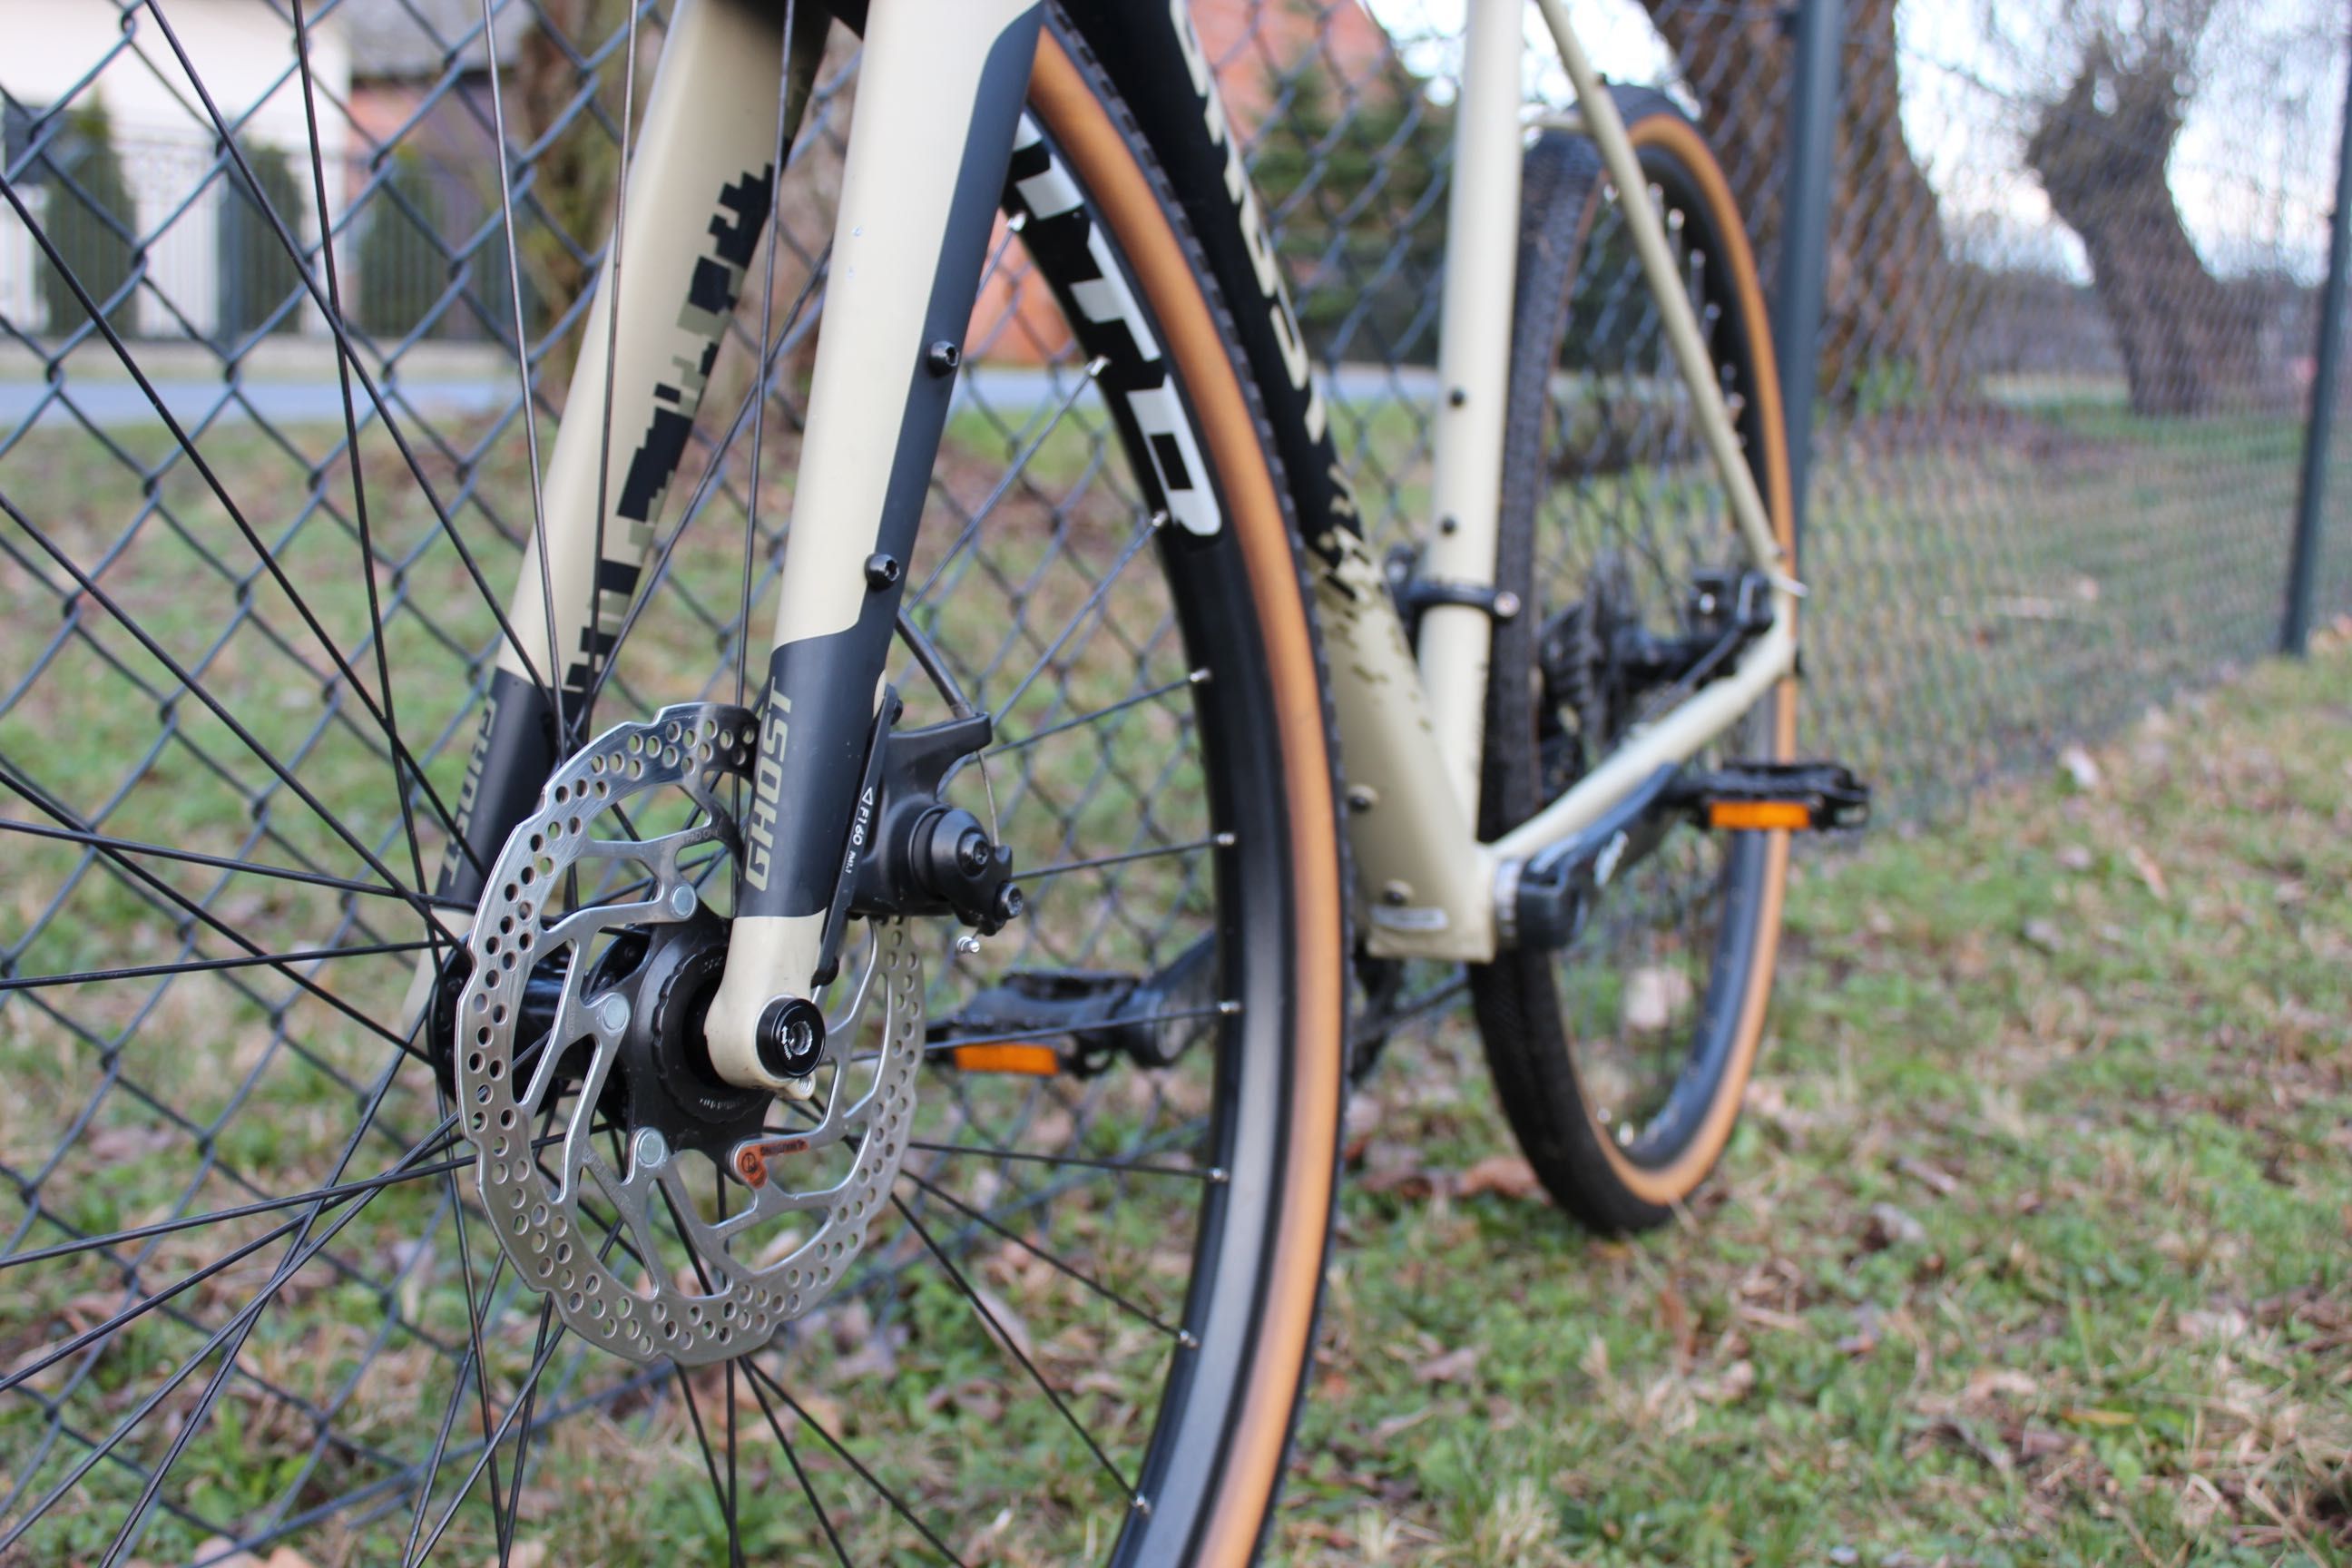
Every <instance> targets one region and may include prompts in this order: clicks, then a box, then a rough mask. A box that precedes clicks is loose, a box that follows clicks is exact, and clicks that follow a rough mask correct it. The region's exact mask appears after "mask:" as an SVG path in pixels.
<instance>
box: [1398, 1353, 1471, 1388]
mask: <svg viewBox="0 0 2352 1568" xmlns="http://www.w3.org/2000/svg"><path fill="white" fill-rule="evenodd" d="M1477 1370H1478V1347H1477V1346H1476V1345H1464V1346H1462V1347H1461V1348H1460V1349H1459V1350H1450V1351H1447V1352H1445V1353H1444V1355H1436V1356H1432V1357H1430V1358H1429V1359H1428V1360H1427V1361H1425V1362H1423V1363H1421V1364H1420V1365H1419V1366H1417V1367H1414V1368H1413V1369H1412V1380H1413V1382H1415V1383H1467V1382H1469V1381H1470V1378H1471V1374H1472V1373H1475V1372H1476V1371H1477Z"/></svg>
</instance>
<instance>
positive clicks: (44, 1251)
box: [0, 1118, 479, 1274]
mask: <svg viewBox="0 0 2352 1568" xmlns="http://www.w3.org/2000/svg"><path fill="white" fill-rule="evenodd" d="M452 1120H454V1118H453V1119H452ZM453 1136H454V1135H453ZM450 1142H451V1140H450V1139H449V1138H442V1139H438V1140H435V1141H434V1147H436V1148H445V1149H446V1148H447V1147H448V1145H449V1143H450ZM478 1158H479V1156H478V1155H475V1154H461V1155H459V1156H457V1158H455V1159H450V1160H443V1161H440V1162H438V1163H435V1164H431V1165H419V1166H417V1167H416V1168H415V1169H414V1170H405V1171H394V1172H392V1173H389V1174H386V1175H382V1176H369V1177H367V1178H365V1179H364V1180H362V1181H356V1182H337V1183H336V1184H334V1185H332V1186H328V1187H313V1188H312V1189H311V1190H310V1191H309V1192H307V1193H296V1194H292V1195H291V1196H289V1197H282V1198H266V1199H263V1200H262V1201H261V1202H259V1203H250V1204H239V1205H236V1207H234V1208H225V1209H207V1210H206V1211H205V1212H204V1213H203V1214H193V1215H182V1216H181V1217H180V1218H178V1219H165V1220H157V1221H156V1222H155V1223H154V1224H152V1225H142V1226H131V1228H130V1229H128V1230H115V1231H109V1232H108V1233H107V1234H106V1235H104V1236H92V1237H82V1238H80V1239H78V1240H75V1241H68V1242H63V1243H60V1244H59V1245H58V1246H56V1247H42V1248H41V1249H40V1250H38V1251H37V1252H12V1253H10V1254H8V1255H7V1256H6V1257H5V1258H0V1274H5V1273H6V1272H7V1271H8V1270H9V1269H11V1268H23V1267H25V1266H26V1264H28V1263H50V1262H54V1261H56V1260H57V1259H58V1258H71V1257H74V1256H75V1255H77V1254H79V1253H84V1252H94V1251H97V1250H99V1249H100V1248H103V1247H121V1246H123V1245H124V1244H125V1243H128V1242H133V1241H147V1240H150V1239H152V1238H153V1237H159V1236H170V1235H172V1234H173V1232H175V1231H183V1230H200V1229H202V1228H203V1227H205V1226H208V1225H226V1224H228V1223H229V1222H230V1221H232V1220H240V1219H252V1218H253V1217H255V1216H256V1215H266V1214H276V1213H277V1212H278V1210H280V1209H289V1208H294V1207H297V1206H298V1205H302V1204H308V1203H316V1204H320V1205H326V1206H331V1205H335V1204H340V1203H341V1202H342V1201H343V1200H344V1199H346V1198H353V1197H357V1196H358V1195H359V1194H362V1193H372V1192H374V1191H375V1190H376V1189H377V1188H379V1187H390V1186H396V1185H398V1184H400V1183H402V1182H417V1181H423V1180H425V1179H426V1178H428V1177H432V1176H439V1175H446V1174H447V1173H450V1172H452V1171H462V1170H464V1169H465V1168H466V1167H467V1166H468V1165H471V1164H473V1163H476V1161H477V1160H478ZM293 1223H294V1222H293V1221H291V1220H289V1221H288V1222H287V1223H286V1224H285V1225H283V1226H279V1227H278V1229H277V1230H275V1231H272V1232H271V1233H270V1236H282V1235H284V1234H285V1233H286V1232H287V1231H289V1230H290V1229H292V1228H293ZM268 1239H269V1237H262V1240H264V1241H267V1240H268Z"/></svg>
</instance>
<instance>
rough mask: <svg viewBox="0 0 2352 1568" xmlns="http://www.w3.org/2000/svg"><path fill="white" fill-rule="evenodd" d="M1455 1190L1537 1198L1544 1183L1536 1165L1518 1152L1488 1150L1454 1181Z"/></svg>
mask: <svg viewBox="0 0 2352 1568" xmlns="http://www.w3.org/2000/svg"><path fill="white" fill-rule="evenodd" d="M1480 1193H1496V1194H1500V1195H1501V1196H1503V1197H1507V1198H1534V1197H1541V1196H1543V1184H1542V1183H1541V1182H1539V1181H1538V1180H1537V1179H1536V1168H1535V1167H1534V1166H1533V1165H1530V1164H1528V1163H1527V1162H1526V1161H1525V1160H1522V1159H1520V1158H1519V1157H1518V1156H1517V1154H1489V1155H1487V1156H1486V1158H1485V1159H1483V1160H1481V1161H1479V1162H1478V1163H1475V1164H1474V1165H1472V1166H1471V1167H1470V1168H1469V1169H1468V1170H1466V1171H1465V1172H1463V1173H1462V1175H1461V1177H1460V1179H1458V1180H1457V1181H1456V1182H1455V1183H1454V1195H1455V1196H1456V1197H1464V1198H1467V1197H1475V1196H1476V1195H1477V1194H1480Z"/></svg>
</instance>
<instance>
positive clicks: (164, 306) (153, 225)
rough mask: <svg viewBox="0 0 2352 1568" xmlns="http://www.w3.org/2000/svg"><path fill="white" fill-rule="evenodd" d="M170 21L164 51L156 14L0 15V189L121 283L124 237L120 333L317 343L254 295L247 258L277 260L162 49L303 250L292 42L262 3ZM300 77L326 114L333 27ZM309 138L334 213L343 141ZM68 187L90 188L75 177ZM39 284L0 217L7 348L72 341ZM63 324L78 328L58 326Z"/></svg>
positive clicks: (7, 7)
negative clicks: (128, 286) (61, 335)
mask: <svg viewBox="0 0 2352 1568" xmlns="http://www.w3.org/2000/svg"><path fill="white" fill-rule="evenodd" d="M167 14H168V16H170V18H171V24H172V37H166V36H165V34H164V33H163V29H162V28H161V27H160V26H157V24H156V22H155V20H154V17H153V16H152V15H151V14H149V13H147V12H144V11H141V10H132V11H131V12H129V13H127V14H126V13H125V12H124V11H123V9H122V8H121V6H120V5H115V4H112V3H111V0H0V39H5V46H0V102H4V103H5V120H6V151H5V157H6V160H7V165H6V166H7V169H8V172H9V177H10V183H11V184H12V185H15V186H16V188H17V189H18V190H19V191H20V192H21V193H22V194H23V195H24V196H25V200H26V206H27V207H28V209H30V210H31V212H32V213H33V215H34V216H35V218H36V220H37V222H39V223H40V224H41V226H42V227H43V231H44V232H45V233H49V234H51V235H52V237H58V238H59V239H60V242H61V243H63V242H64V237H73V238H74V239H75V241H77V242H78V243H81V244H83V245H84V246H85V247H88V248H89V249H90V250H92V251H93V253H97V254H101V255H103V254H105V253H108V252H119V254H120V255H121V258H122V261H123V263H124V265H125V266H128V265H129V263H130V258H131V246H130V244H129V243H127V242H125V241H124V240H123V239H122V238H121V234H122V233H123V232H124V231H127V232H128V234H129V235H131V236H133V237H135V239H136V247H137V249H138V250H139V252H141V253H142V256H143V263H144V265H143V270H142V272H141V274H140V277H139V279H138V282H137V285H136V288H135V291H134V293H133V294H132V297H131V300H129V301H128V303H127V304H126V305H125V306H124V307H123V308H122V309H121V310H118V311H117V312H116V313H115V316H114V318H113V319H114V321H116V324H117V325H118V327H119V328H121V329H122V330H125V331H135V332H139V333H142V334H145V335H149V336H154V337H197V338H201V339H204V340H205V341H207V342H217V341H220V340H221V339H222V338H223V337H225V336H226V337H234V336H236V335H238V333H239V332H240V331H243V330H247V329H254V328H259V327H263V326H266V325H274V327H275V328H276V329H277V330H286V329H289V328H291V329H294V330H307V331H318V330H320V329H321V328H322V323H321V322H320V321H319V320H318V318H317V315H316V312H315V311H313V310H310V308H309V307H308V306H307V305H306V304H299V303H296V304H291V305H288V304H287V303H286V296H285V295H283V294H282V293H281V296H280V298H279V299H277V300H265V299H260V298H257V297H256V295H255V293H254V291H253V289H251V287H250V285H252V284H253V283H254V282H255V280H256V279H255V276H254V271H255V269H254V267H253V266H252V265H251V263H250V260H249V258H252V257H254V256H257V255H260V254H263V247H264V246H265V245H266V246H267V247H268V248H269V249H272V250H275V251H276V252H277V253H278V256H279V257H280V258H282V256H283V247H281V246H278V242H277V240H276V237H275V236H274V235H272V234H271V233H269V231H268V229H267V228H266V226H262V225H261V224H260V222H259V220H258V217H257V213H256V212H255V210H254V208H253V205H252V203H251V201H250V199H249V198H248V197H247V195H245V193H244V191H243V189H242V188H241V185H240V184H238V183H237V182H236V179H235V176H234V175H233V174H231V173H230V172H229V166H228V164H227V163H226V160H224V159H223V158H222V157H221V156H220V148H219V143H220V137H219V134H218V132H217V131H216V130H215V128H214V126H213V125H212V123H211V122H210V120H209V119H208V117H207V116H206V114H205V109H204V106H203V102H202V100H200V99H199V97H198V96H197V94H196V93H195V91H194V88H193V86H192V84H191V83H190V82H189V80H188V75H187V72H186V71H185V70H184V68H182V66H181V64H180V60H179V57H178V51H177V50H175V49H174V47H173V39H174V38H176V41H177V44H178V46H179V48H180V49H184V51H185V52H186V55H187V58H188V59H189V60H190V61H191V62H192V63H193V64H194V68H195V71H196V74H197V76H198V77H200V78H201V79H202V80H203V81H204V83H205V89H206V90H207V91H209V92H210V93H211V95H212V97H213V100H214V102H215V104H216V105H217V106H218V108H219V110H220V112H221V114H222V116H223V117H224V118H225V119H226V121H228V122H229V124H230V127H231V129H232V131H233V132H234V133H235V134H236V138H237V141H238V142H239V143H240V145H241V146H242V148H243V149H244V151H245V152H246V153H247V157H248V159H250V160H251V161H253V162H254V163H255V165H256V168H257V171H259V172H261V173H262V174H263V184H264V186H265V188H269V187H276V189H275V190H273V191H271V194H272V195H273V198H279V197H283V198H288V199H290V200H291V201H292V203H293V210H292V211H291V212H289V215H288V216H289V220H290V221H292V222H293V223H294V224H296V225H297V226H299V229H300V232H301V237H302V238H303V239H304V241H305V242H306V243H313V244H314V243H316V241H317V237H318V225H317V219H316V216H315V214H314V213H313V212H312V210H311V208H312V205H313V204H312V203H311V202H310V199H308V198H309V194H310V163H309V150H310V132H309V130H308V127H307V125H306V122H305V118H304V113H303V105H302V91H301V82H300V79H299V74H298V72H297V70H296V64H295V49H294V31H293V27H292V25H291V23H290V22H289V20H288V19H287V17H286V16H283V15H281V14H280V13H279V12H278V10H277V9H276V8H274V7H273V6H271V5H268V4H266V3H265V0H174V3H173V5H171V6H170V7H169V10H168V13H167ZM311 68H312V71H313V73H314V76H315V79H316V81H317V84H318V87H319V89H320V92H321V93H322V94H323V95H325V97H326V99H327V100H329V101H331V102H336V101H341V99H342V97H343V95H344V94H345V92H346V91H347V89H348V88H349V86H350V82H351V57H350V51H349V49H348V47H346V42H345V38H344V33H343V29H342V27H341V26H340V25H339V24H338V23H337V22H336V21H334V20H333V19H331V18H330V19H329V20H326V21H322V22H321V23H320V26H318V27H316V28H315V29H313V30H312V33H311ZM319 138H320V143H321V151H322V152H323V153H324V154H325V161H324V165H323V170H324V174H325V176H326V186H327V200H328V202H329V204H330V205H340V202H341V195H342V192H343V188H344V173H345V170H344V149H345V145H346V141H347V131H346V127H345V124H344V121H342V119H341V116H340V115H338V114H335V113H332V112H326V113H322V114H321V115H320V125H319ZM101 147H102V148H103V149H104V151H103V152H102V153H101V151H100V148H101ZM108 158H110V160H111V163H112V168H111V169H109V168H107V166H106V164H105V163H104V161H103V160H105V159H108ZM265 164H266V165H267V166H268V167H267V168H266V169H264V168H263V165H265ZM80 170H87V171H88V172H89V176H90V183H86V182H84V181H82V180H80V179H78V178H77V177H76V176H77V171H80ZM281 175H282V176H283V177H282V178H281ZM273 205H284V204H283V202H281V201H278V200H275V199H274V200H273ZM118 206H119V207H120V208H121V210H119V211H116V210H113V209H115V208H117V207H118ZM101 209H103V210H104V213H105V216H101ZM289 265H290V264H289ZM46 270H47V263H46V262H45V261H44V260H42V258H41V256H40V252H39V250H38V247H37V246H36V245H35V243H34V240H33V237H32V235H31V234H30V233H29V232H27V230H26V227H25V226H24V225H23V224H22V223H21V222H20V221H18V220H17V218H16V215H15V213H14V211H13V210H6V209H0V318H5V322H6V325H7V333H6V334H5V335H10V336H23V337H35V336H48V335H56V334H57V333H58V332H60V331H64V330H68V329H69V328H70V326H71V325H73V324H78V321H79V309H78V308H77V307H74V306H73V305H72V302H71V300H70V297H69V296H62V295H61V293H60V290H59V289H58V285H57V283H56V282H55V281H54V280H51V281H47V282H45V281H44V279H43V273H44V272H45V271H46ZM284 276H285V277H286V278H288V279H290V278H291V277H292V276H293V275H292V273H291V272H290V270H289V271H287V272H286V273H285V274H284ZM281 305H284V306H285V307H286V308H284V309H279V308H278V307H279V306H281ZM61 314H64V315H70V316H73V317H74V318H75V319H76V320H75V321H58V320H57V319H56V318H57V317H58V316H59V315H61Z"/></svg>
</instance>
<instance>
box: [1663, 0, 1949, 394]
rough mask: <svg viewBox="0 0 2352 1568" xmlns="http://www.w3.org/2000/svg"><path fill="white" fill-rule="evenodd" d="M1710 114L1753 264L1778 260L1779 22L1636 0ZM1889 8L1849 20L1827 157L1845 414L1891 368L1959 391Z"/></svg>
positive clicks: (1784, 58)
mask: <svg viewBox="0 0 2352 1568" xmlns="http://www.w3.org/2000/svg"><path fill="white" fill-rule="evenodd" d="M1643 5H1644V8H1645V9H1646V10H1647V11H1648V12H1649V14H1650V19H1651V21H1652V22H1653V24H1654V25H1655V26H1656V27H1657V29H1658V32H1659V34H1660V36H1661V37H1664V39H1665V40H1666V43H1667V46H1668V47H1671V48H1672V49H1673V50H1674V52H1675V61H1676V64H1677V66H1678V67H1679V68H1680V69H1681V71H1682V74H1683V77H1684V79H1685V80H1686V81H1688V82H1690V83H1691V84H1692V86H1693V88H1694V89H1695V90H1696V92H1697V94H1698V96H1699V99H1700V100H1701V102H1702V103H1703V105H1704V106H1705V113H1706V121H1707V125H1706V130H1707V132H1708V138H1709V140H1710V141H1711V142H1713V143H1714V145H1715V147H1716V150H1717V156H1718V157H1720V158H1721V159H1722V161H1723V163H1724V168H1725V172H1726V173H1727V174H1728V175H1729V177H1730V179H1731V182H1732V187H1733V193H1734V195H1737V196H1738V200H1739V205H1740V210H1741V211H1742V212H1744V213H1746V214H1748V222H1749V224H1750V225H1751V226H1752V228H1753V231H1754V237H1755V239H1756V241H1757V245H1758V248H1759V252H1760V254H1761V255H1763V256H1764V257H1766V258H1770V257H1772V256H1773V255H1774V254H1775V253H1776V252H1777V250H1778V248H1779V243H1780V190H1781V182H1782V180H1783V178H1784V177H1785V175H1784V169H1785V157H1784V154H1785V152H1786V148H1787V140H1788V120H1789V85H1790V78H1791V74H1792V72H1793V70H1794V68H1795V58H1794V52H1795V51H1794V47H1793V46H1792V44H1791V43H1790V38H1789V37H1788V35H1787V33H1786V32H1785V31H1784V30H1783V28H1782V26H1781V18H1780V16H1779V14H1778V13H1777V12H1772V11H1766V10H1763V9H1762V8H1759V7H1755V6H1738V5H1710V4H1701V3H1697V0H1643ZM1840 75H1841V93H1840V100H1839V109H1838V121H1837V127H1836V146H1835V150H1834V152H1833V153H1832V158H1833V160H1834V163H1835V167H1836V169H1837V171H1838V184H1837V189H1836V192H1835V194H1834V197H1833V205H1832V214H1831V221H1830V237H1829V289H1828V299H1827V300H1826V301H1825V307H1826V309H1825V313H1824V318H1823V321H1822V363H1825V364H1832V365H1836V366H1838V367H1840V369H1841V373H1842V374H1841V379H1840V381H1839V382H1838V383H1836V384H1832V385H1831V386H1829V387H1826V388H1825V389H1824V390H1825V391H1827V392H1828V393H1829V394H1830V395H1832V396H1833V397H1836V398H1838V399H1840V400H1841V401H1851V400H1852V399H1853V396H1854V395H1856V394H1857V392H1858V391H1859V389H1860V386H1861V384H1862V380H1863V378H1864V376H1866V375H1869V374H1872V373H1874V372H1881V373H1883V372H1885V371H1886V370H1889V369H1895V368H1899V369H1900V370H1901V372H1902V373H1903V375H1904V379H1906V380H1907V381H1908V382H1909V384H1911V385H1913V386H1914V387H1916V389H1917V390H1918V391H1919V393H1920V394H1921V395H1926V396H1929V397H1932V398H1936V399H1937V400H1941V399H1943V398H1945V397H1948V396H1949V395H1952V393H1953V391H1954V390H1955V388H1954V386H1953V384H1952V376H1951V374H1950V366H1949V356H1948V355H1946V354H1945V353H1942V352H1941V349H1942V345H1943V343H1944V342H1945V341H1946V339H1947V338H1948V335H1949V331H1950V324H1951V323H1950V318H1951V315H1952V312H1953V311H1954V310H1955V309H1956V308H1957V304H1956V300H1955V289H1956V281H1957V280H1956V278H1955V275H1954V272H1953V268H1952V266H1951V263H1950V258H1949V255H1948V251H1947V250H1946V247H1945V236H1944V225H1943V218H1942V215H1941V213H1940V211H1939V210H1938V207H1937V200H1936V192H1935V189H1934V187H1932V186H1931V185H1929V184H1928V183H1927V175H1926V174H1923V173H1922V172H1921V171H1920V168H1919V163H1918V160H1917V159H1916V157H1915V156H1914V155H1913V153H1912V151H1911V145H1910V142H1908V140H1907V139H1906V137H1905V135H1904V132H1903V119H1902V79H1901V70H1900V64H1899V59H1898V57H1897V54H1896V51H1895V0H1851V3H1850V4H1849V5H1847V7H1846V18H1845V38H1844V48H1843V58H1842V60H1841V61H1840Z"/></svg>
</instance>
